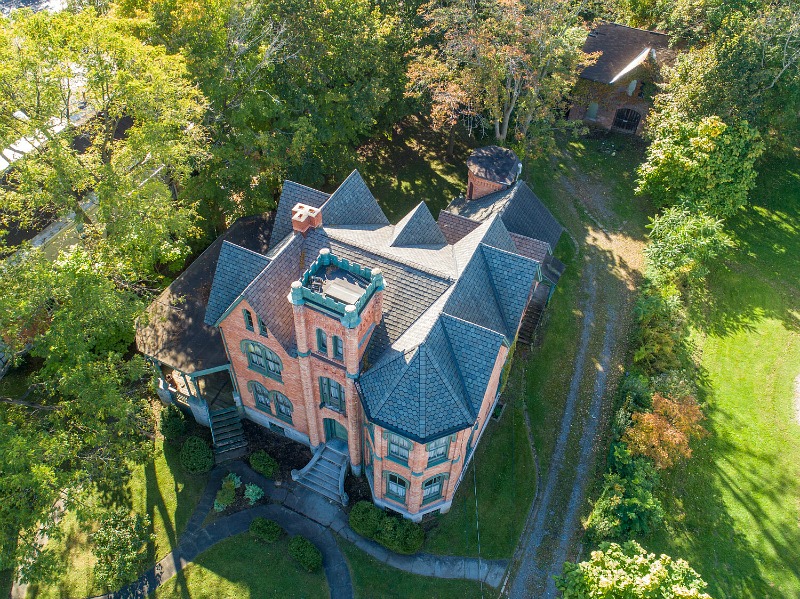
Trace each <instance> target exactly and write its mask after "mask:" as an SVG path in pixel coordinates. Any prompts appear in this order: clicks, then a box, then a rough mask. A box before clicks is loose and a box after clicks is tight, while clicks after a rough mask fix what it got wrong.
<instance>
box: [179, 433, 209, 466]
mask: <svg viewBox="0 0 800 599" xmlns="http://www.w3.org/2000/svg"><path fill="white" fill-rule="evenodd" d="M180 459H181V465H182V466H183V467H184V468H185V469H186V470H187V471H189V472H191V473H192V474H197V473H200V472H208V471H209V470H211V468H212V467H213V466H214V452H212V451H211V448H210V447H209V446H208V443H206V442H205V441H203V440H202V439H201V438H200V437H194V436H192V437H189V438H188V439H186V441H184V442H183V447H181V458H180Z"/></svg>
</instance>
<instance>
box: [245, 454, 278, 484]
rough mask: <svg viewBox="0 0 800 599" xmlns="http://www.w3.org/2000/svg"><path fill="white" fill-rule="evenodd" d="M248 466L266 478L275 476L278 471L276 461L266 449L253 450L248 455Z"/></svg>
mask: <svg viewBox="0 0 800 599" xmlns="http://www.w3.org/2000/svg"><path fill="white" fill-rule="evenodd" d="M250 467H251V468H252V469H253V470H255V471H256V472H258V473H260V474H263V475H264V476H266V477H267V478H275V475H276V474H277V473H278V462H276V461H275V458H273V457H272V456H271V455H269V454H268V453H267V452H266V451H263V450H261V449H260V450H258V451H254V452H253V454H252V455H251V456H250Z"/></svg>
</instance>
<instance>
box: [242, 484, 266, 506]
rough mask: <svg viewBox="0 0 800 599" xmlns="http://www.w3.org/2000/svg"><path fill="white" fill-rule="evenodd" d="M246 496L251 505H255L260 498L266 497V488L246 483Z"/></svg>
mask: <svg viewBox="0 0 800 599" xmlns="http://www.w3.org/2000/svg"><path fill="white" fill-rule="evenodd" d="M244 496H245V499H247V501H248V503H249V504H250V505H255V504H256V502H257V501H258V500H259V499H261V498H262V497H264V489H262V488H261V487H259V486H258V485H250V484H248V485H245V486H244Z"/></svg>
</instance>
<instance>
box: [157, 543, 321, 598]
mask: <svg viewBox="0 0 800 599" xmlns="http://www.w3.org/2000/svg"><path fill="white" fill-rule="evenodd" d="M153 596H154V597H155V598H156V599H267V598H271V597H281V598H283V597H292V598H297V599H318V598H319V599H324V598H326V597H328V596H329V594H328V583H327V581H326V580H325V573H324V572H323V571H322V569H320V570H318V571H317V572H313V573H310V572H307V571H305V570H303V569H302V568H301V567H300V566H299V565H298V564H297V562H295V561H294V560H293V559H292V558H291V557H289V540H288V537H284V538H283V539H281V540H280V541H278V542H276V543H273V544H270V545H267V544H264V543H260V542H259V541H257V540H256V539H255V538H254V537H253V536H251V535H250V533H244V534H242V535H238V536H235V537H231V538H230V539H226V540H224V541H222V542H221V543H219V544H217V545H214V546H213V547H212V548H211V549H209V550H208V551H206V552H204V553H202V554H200V556H199V557H198V558H197V559H196V560H195V561H194V562H192V563H191V564H190V565H189V566H187V567H186V569H184V570H183V571H182V572H179V573H178V574H177V575H176V576H174V577H173V578H171V579H170V580H168V581H167V582H166V583H165V584H163V585H162V586H161V587H159V589H158V590H156V592H155V594H154V595H153Z"/></svg>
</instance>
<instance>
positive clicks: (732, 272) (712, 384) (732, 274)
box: [646, 156, 800, 599]
mask: <svg viewBox="0 0 800 599" xmlns="http://www.w3.org/2000/svg"><path fill="white" fill-rule="evenodd" d="M729 228H730V230H731V231H732V232H733V234H734V235H735V241H736V243H737V249H736V251H735V252H734V253H733V255H732V256H731V257H730V259H729V260H728V262H727V268H720V269H715V270H714V272H713V274H712V276H711V277H710V278H709V281H708V292H709V298H708V301H707V302H706V304H705V305H702V306H699V307H697V310H696V312H697V314H696V316H695V318H694V326H695V330H696V338H697V342H698V344H699V345H700V348H701V350H702V354H701V355H702V358H701V364H702V367H703V369H704V375H705V390H706V397H705V399H706V400H707V407H706V414H707V416H708V419H707V421H706V427H707V428H708V429H709V431H710V432H711V435H710V436H709V437H708V438H706V439H705V440H703V441H701V442H699V443H697V444H696V446H695V453H694V456H693V457H692V458H691V460H689V461H688V462H687V463H686V464H685V465H683V466H682V467H679V468H677V469H676V470H674V471H673V472H670V473H668V474H667V475H666V476H664V477H663V484H662V486H661V493H660V494H661V498H662V501H664V504H665V507H666V508H667V513H668V526H667V528H666V529H665V530H663V531H661V532H660V533H658V534H657V535H656V536H655V538H653V539H651V540H649V541H647V542H646V545H647V547H648V548H649V549H650V550H654V551H660V552H665V553H668V554H671V555H674V556H676V557H682V558H685V559H687V560H688V561H689V563H690V564H692V566H693V567H694V568H695V569H696V570H697V571H698V572H700V574H701V575H702V576H703V578H704V579H705V580H706V581H708V583H709V589H708V590H709V593H710V594H711V595H712V596H713V597H714V598H715V599H724V598H737V599H739V598H743V599H744V598H750V597H752V598H759V599H760V598H766V597H770V598H771V597H776V598H777V597H780V598H786V599H796V598H797V597H800V426H798V423H797V420H796V412H795V410H796V406H795V401H797V398H795V390H794V384H795V383H794V382H795V380H796V377H798V376H800V271H799V270H798V260H799V259H800V159H798V157H797V156H793V157H790V158H787V157H785V156H784V157H780V158H777V157H776V158H773V159H771V160H770V161H769V162H767V163H766V164H765V165H764V166H763V167H762V168H761V172H760V177H759V180H758V187H757V189H756V190H755V191H754V193H753V194H752V205H751V206H750V207H749V208H748V209H747V210H746V211H745V212H743V213H742V214H741V215H739V216H737V217H736V218H735V219H732V221H731V222H730V227H729Z"/></svg>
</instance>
